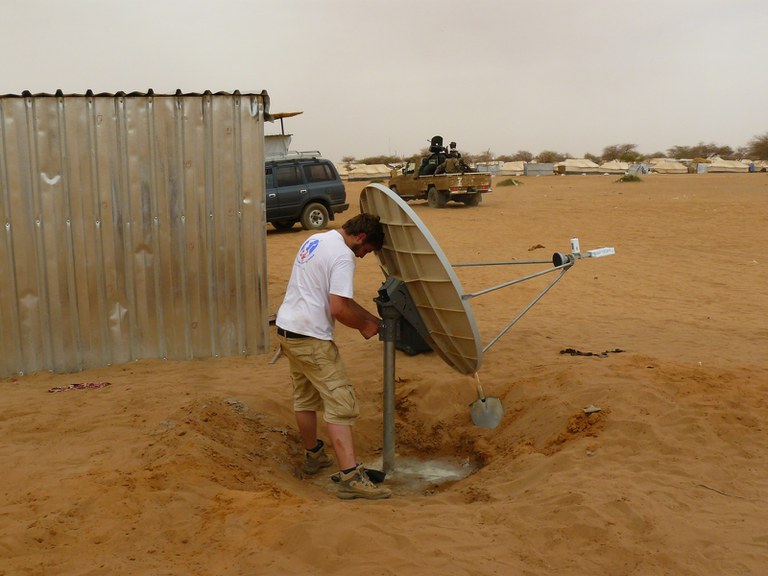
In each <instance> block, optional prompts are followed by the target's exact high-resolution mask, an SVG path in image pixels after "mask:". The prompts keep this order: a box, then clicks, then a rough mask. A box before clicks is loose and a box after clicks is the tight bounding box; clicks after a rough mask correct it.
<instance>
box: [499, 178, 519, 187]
mask: <svg viewBox="0 0 768 576" xmlns="http://www.w3.org/2000/svg"><path fill="white" fill-rule="evenodd" d="M520 185H522V182H520V181H518V180H515V179H514V178H506V179H504V180H502V181H501V182H497V183H496V186H520Z"/></svg>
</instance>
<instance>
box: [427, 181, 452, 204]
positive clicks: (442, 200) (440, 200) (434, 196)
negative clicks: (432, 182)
mask: <svg viewBox="0 0 768 576" xmlns="http://www.w3.org/2000/svg"><path fill="white" fill-rule="evenodd" d="M447 203H448V195H447V194H444V193H443V192H441V191H439V190H436V189H435V188H434V187H433V186H430V188H429V190H427V204H429V206H430V207H431V208H445V205H446V204H447Z"/></svg>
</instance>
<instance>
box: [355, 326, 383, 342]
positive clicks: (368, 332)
mask: <svg viewBox="0 0 768 576" xmlns="http://www.w3.org/2000/svg"><path fill="white" fill-rule="evenodd" d="M379 330H381V323H380V322H366V323H365V326H363V327H362V328H360V334H362V335H363V338H365V339H366V340H369V339H371V338H373V337H374V336H376V334H378V333H379Z"/></svg>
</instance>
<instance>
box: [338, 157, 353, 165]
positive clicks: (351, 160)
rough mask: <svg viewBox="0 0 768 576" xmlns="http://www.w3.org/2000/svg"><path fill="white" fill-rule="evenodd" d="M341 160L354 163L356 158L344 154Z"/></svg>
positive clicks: (345, 162)
mask: <svg viewBox="0 0 768 576" xmlns="http://www.w3.org/2000/svg"><path fill="white" fill-rule="evenodd" d="M341 162H342V163H343V164H354V163H355V162H356V160H355V157H354V156H342V158H341Z"/></svg>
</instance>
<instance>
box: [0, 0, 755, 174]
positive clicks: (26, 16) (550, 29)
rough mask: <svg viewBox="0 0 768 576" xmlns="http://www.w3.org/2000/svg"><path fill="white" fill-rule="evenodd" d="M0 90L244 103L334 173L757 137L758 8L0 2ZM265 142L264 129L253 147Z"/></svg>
mask: <svg viewBox="0 0 768 576" xmlns="http://www.w3.org/2000/svg"><path fill="white" fill-rule="evenodd" d="M0 4H1V5H2V20H1V22H2V24H0V26H2V28H1V30H2V34H0V48H2V53H3V54H5V57H4V59H3V60H4V62H3V66H2V74H0V93H2V94H19V93H21V92H23V91H24V90H30V91H32V92H48V93H53V92H55V91H56V90H57V89H61V90H63V91H64V92H65V93H84V92H85V91H86V90H88V89H91V90H94V91H95V92H112V93H114V92H119V91H125V92H130V91H142V92H145V91H147V90H149V89H153V90H154V91H155V92H156V93H172V92H175V91H176V90H177V89H181V90H182V91H185V92H193V91H204V90H211V91H214V92H216V91H220V90H223V91H234V90H240V91H241V92H251V91H255V92H260V91H261V90H263V89H265V90H267V92H268V93H269V95H270V98H271V102H272V104H271V110H272V111H273V112H280V111H295V110H301V111H303V112H304V114H303V115H301V116H298V117H296V118H293V119H288V120H286V131H287V132H289V133H292V134H293V148H294V149H299V150H307V149H319V150H321V151H322V152H323V153H324V155H326V156H328V157H329V158H331V159H333V160H336V161H338V160H340V159H341V157H342V156H355V157H357V158H362V157H365V156H371V155H376V154H411V153H415V152H417V151H418V150H419V149H421V148H423V147H425V146H426V145H427V140H428V139H429V138H430V137H431V136H433V135H435V134H441V135H442V136H443V137H444V138H445V140H446V142H448V141H450V140H456V141H457V142H458V144H459V149H460V150H463V151H465V152H468V153H475V154H476V153H480V152H483V151H485V150H489V149H490V150H491V152H493V153H495V154H514V153H515V152H517V151H518V150H528V151H530V152H532V153H533V154H536V153H538V152H541V151H542V150H554V151H557V152H561V153H569V154H570V155H571V156H582V155H583V154H584V153H586V152H590V153H593V154H600V153H601V152H602V150H603V148H604V147H605V146H608V145H612V144H623V143H630V144H636V145H637V146H638V150H639V151H640V152H643V153H646V154H650V153H653V152H658V151H665V150H667V149H668V148H670V147H672V146H675V145H694V144H697V143H699V142H705V143H714V144H718V145H728V146H731V147H732V148H738V147H740V146H745V145H747V144H748V142H749V141H750V140H751V139H752V138H753V137H755V136H757V135H761V134H764V133H766V132H768V68H766V62H767V61H768V60H767V58H766V57H767V56H768V2H766V0H729V1H725V0H666V1H661V0H642V1H628V0H580V1H573V0H471V1H468V0H464V1H461V2H456V1H454V0H442V1H432V0H403V1H401V0H394V1H389V2H386V1H378V2H372V1H369V0H327V1H323V0H273V1H271V2H264V1H260V0H251V1H245V0H229V1H226V0H225V1H203V0H151V1H150V0H123V1H119V2H118V1H115V0H0ZM278 131H279V123H275V124H274V125H268V128H267V133H276V132H278Z"/></svg>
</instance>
